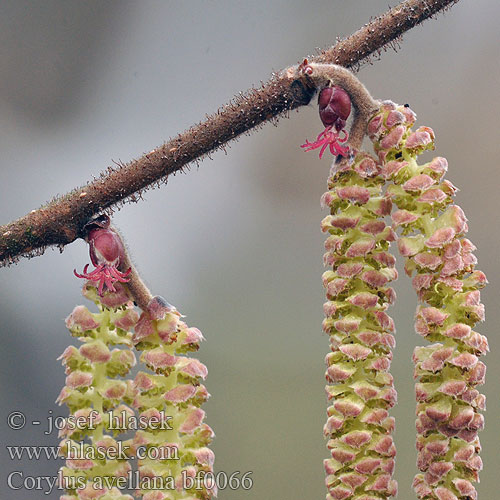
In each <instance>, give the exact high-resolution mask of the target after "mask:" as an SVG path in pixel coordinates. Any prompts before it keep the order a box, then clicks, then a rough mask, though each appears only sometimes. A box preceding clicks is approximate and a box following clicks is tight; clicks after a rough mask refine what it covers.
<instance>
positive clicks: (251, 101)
mask: <svg viewBox="0 0 500 500" xmlns="http://www.w3.org/2000/svg"><path fill="white" fill-rule="evenodd" d="M457 2H458V0H425V1H424V0H406V1H404V2H402V3H400V4H399V5H398V6H396V7H394V8H393V9H390V10H389V11H387V12H386V13H385V14H383V15H381V16H379V17H377V18H376V19H374V20H372V21H371V22H370V23H368V24H366V25H365V26H363V27H362V28H361V29H359V30H358V31H356V32H355V33H354V34H352V35H351V36H350V37H348V38H346V39H344V40H340V41H339V42H338V43H337V44H336V45H335V46H333V47H332V48H330V49H328V50H325V51H323V52H321V53H320V54H319V55H317V56H314V57H311V58H309V61H310V62H311V63H320V64H336V65H339V66H343V67H346V68H351V69H353V70H356V69H358V68H359V66H360V65H361V64H362V63H364V62H366V61H367V60H368V59H369V57H370V56H372V55H380V54H381V52H382V51H384V50H386V49H387V48H388V47H392V48H397V44H398V42H399V41H400V39H401V35H402V34H403V33H405V32H406V31H408V30H409V29H411V28H413V27H414V26H416V25H417V24H419V23H421V22H422V21H424V20H425V19H428V18H430V17H432V16H434V15H435V14H436V13H438V12H439V11H442V10H445V9H446V8H449V7H451V6H452V5H453V4H455V3H457ZM318 85H319V82H316V83H315V82H314V80H313V81H312V82H308V81H305V80H304V79H303V78H300V72H299V71H297V67H292V68H288V69H286V70H284V71H281V72H279V73H277V74H274V75H273V76H272V78H271V79H270V80H269V81H268V82H267V83H265V84H263V85H262V86H261V87H260V88H258V89H251V90H249V91H247V92H246V93H244V94H242V95H240V96H238V97H236V98H235V99H234V100H233V101H232V102H230V103H229V104H227V105H225V106H223V107H221V108H220V109H219V110H218V111H217V112H216V113H214V114H213V115H211V116H209V117H208V118H207V119H206V120H205V121H203V122H201V123H198V124H197V125H194V126H193V127H191V128H190V129H188V130H187V131H185V132H183V133H181V134H179V135H178V136H177V137H175V138H173V139H171V140H169V141H168V142H166V143H165V144H163V145H162V146H160V147H158V148H156V149H154V150H152V151H151V152H149V153H147V154H145V155H144V156H142V157H141V158H139V159H137V160H132V161H131V162H129V163H127V164H124V165H117V166H116V167H110V168H108V169H107V170H106V171H105V172H103V173H102V174H101V176H100V177H99V178H97V179H95V180H93V181H92V182H89V183H88V184H87V185H85V186H83V187H81V188H77V189H74V190H73V191H71V192H70V193H68V194H66V195H64V196H62V197H60V198H57V199H55V200H53V201H52V202H50V203H48V204H47V205H45V206H42V207H41V208H39V209H38V210H33V211H31V212H30V213H29V214H27V215H25V216H24V217H21V218H20V219H17V220H15V221H13V222H11V223H10V224H7V225H4V226H0V266H2V265H9V264H11V263H13V262H16V261H17V260H18V259H19V257H21V256H28V257H32V256H35V255H41V254H42V253H43V252H44V250H45V248H46V247H47V246H50V245H57V246H59V248H60V249H62V248H63V247H64V246H65V245H67V244H68V243H71V242H73V241H74V240H75V239H76V238H78V237H82V236H83V234H82V229H83V227H84V226H85V224H86V223H87V222H88V220H89V219H90V218H91V217H92V216H94V215H96V214H99V213H102V212H111V211H112V209H114V208H119V205H120V204H123V203H124V202H126V201H137V199H138V198H140V196H141V193H142V192H143V191H144V190H145V189H146V188H148V187H152V186H155V185H159V184H161V183H163V182H166V180H167V177H168V176H169V175H171V174H173V173H175V172H179V171H182V170H183V169H184V168H185V167H186V165H188V164H189V163H191V162H195V161H198V160H200V159H202V158H203V157H204V156H206V155H207V154H209V153H211V152H213V151H215V150H217V149H221V148H224V145H225V144H226V143H227V142H229V141H230V140H231V139H235V138H236V137H238V136H239V135H241V134H243V133H245V132H248V131H250V130H251V129H253V128H255V127H258V126H259V125H262V124H263V123H265V122H267V121H269V120H273V119H274V120H276V119H277V118H278V117H280V116H282V115H283V114H284V113H286V112H287V111H289V110H292V109H296V108H298V107H300V106H304V105H306V104H308V103H309V102H310V101H311V99H312V96H313V95H314V93H315V92H316V90H317V87H318Z"/></svg>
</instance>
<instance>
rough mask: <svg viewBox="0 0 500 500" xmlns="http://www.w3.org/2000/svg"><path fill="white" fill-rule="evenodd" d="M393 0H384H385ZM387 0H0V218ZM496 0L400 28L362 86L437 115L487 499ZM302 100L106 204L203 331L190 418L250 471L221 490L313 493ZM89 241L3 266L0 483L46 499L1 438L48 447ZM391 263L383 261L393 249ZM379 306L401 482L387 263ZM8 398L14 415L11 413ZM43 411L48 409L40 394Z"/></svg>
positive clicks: (309, 213)
mask: <svg viewBox="0 0 500 500" xmlns="http://www.w3.org/2000/svg"><path fill="white" fill-rule="evenodd" d="M394 3H395V2H394V1H393V2H392V4H394ZM386 9H387V0H371V1H369V2H366V1H361V0H351V1H349V2H346V1H342V0H324V1H319V0H312V1H309V2H303V1H299V0H287V1H284V0H280V1H272V2H268V1H263V0H254V1H252V2H243V1H229V0H220V1H208V0H205V1H203V0H190V1H186V2H179V1H150V0H144V1H141V2H131V1H116V0H108V1H107V2H103V1H101V2H81V1H77V0H46V1H44V2H40V1H38V2H37V1H25V0H3V1H2V2H1V4H0V75H1V77H0V150H1V154H0V223H7V222H8V221H10V220H12V219H14V218H17V217H19V216H21V215H24V214H25V213H27V212H29V211H30V210H32V209H33V208H37V207H39V206H40V205H41V204H43V203H44V202H46V201H47V200H49V199H51V198H52V196H54V195H56V194H63V193H65V192H67V191H68V190H70V189H71V188H73V187H75V186H78V185H82V184H84V183H85V182H87V181H88V180H90V179H92V177H93V176H96V175H98V174H99V172H101V171H102V170H103V169H104V168H105V167H107V166H108V165H110V164H111V161H112V160H116V161H119V160H121V161H128V160H130V159H132V158H135V157H137V156H139V155H141V154H142V153H143V152H146V151H148V150H150V149H152V148H153V147H155V146H157V145H159V144H161V143H162V142H163V141H164V140H166V139H167V138H169V137H170V136H173V135H175V134H176V133H177V132H179V131H182V130H184V129H186V128H187V127H188V126H190V125H192V124H194V123H195V122H197V121H199V120H202V119H203V118H204V116H205V114H206V113H211V112H214V111H215V110H216V109H217V108H218V107H219V106H220V105H222V104H223V103H225V102H227V101H228V100H229V99H231V98H232V97H233V96H234V95H235V94H236V93H238V92H239V91H243V90H246V89H248V88H249V87H250V86H252V85H256V86H258V85H259V82H260V81H261V80H264V81H265V80H266V79H268V77H269V76H270V73H271V72H272V71H273V70H279V69H281V68H283V67H286V66H288V65H292V64H295V63H297V62H299V61H300V60H301V58H302V57H304V56H306V55H308V54H313V53H314V52H315V48H316V47H320V48H321V47H327V46H329V45H331V44H333V43H334V42H335V39H336V38H337V37H344V36H347V35H349V34H350V33H352V32H353V31H354V30H356V29H358V28H359V27H360V26H361V25H363V24H364V23H365V22H367V21H368V20H369V19H370V18H371V17H373V16H376V15H378V14H380V13H381V12H384V11H385V10H386ZM499 16H500V5H499V3H498V2H497V1H495V0H478V1H470V0H462V1H461V2H459V3H458V5H456V6H455V7H453V8H452V9H451V10H450V11H449V12H447V13H446V14H445V15H444V16H443V15H440V16H438V18H437V19H435V20H429V21H427V22H425V23H424V24H423V25H422V26H420V27H417V28H415V29H413V30H412V31H411V32H410V33H408V34H407V35H405V37H404V41H403V42H402V43H401V45H400V49H399V51H398V53H395V52H394V51H392V50H388V51H387V52H383V53H382V54H381V56H380V60H376V59H374V60H373V64H372V65H365V66H364V67H363V68H362V70H361V71H360V73H359V77H360V78H361V79H362V80H363V82H364V83H365V84H366V85H367V87H368V88H369V89H370V90H371V91H372V93H373V95H374V96H376V97H379V98H390V99H392V100H394V101H396V102H400V103H406V102H407V103H410V105H411V107H412V108H413V109H414V111H415V112H416V113H417V115H418V119H419V121H418V123H419V124H421V125H428V126H431V127H433V129H434V130H435V132H436V135H437V149H436V154H439V155H441V156H446V157H447V158H448V161H449V165H450V169H449V178H450V179H451V180H452V181H453V182H454V183H455V184H456V185H457V186H458V187H460V188H461V189H462V191H461V192H460V193H459V194H458V197H457V202H458V203H459V204H460V205H461V206H462V207H463V208H464V210H465V212H466V214H467V216H468V218H469V225H470V233H469V234H470V238H471V239H472V240H473V241H474V242H475V243H476V245H477V246H478V251H477V256H478V258H479V266H478V267H479V268H480V269H481V270H483V271H485V272H486V274H487V276H488V278H489V280H490V285H489V287H488V288H487V289H486V291H485V292H484V293H483V301H484V303H485V305H486V310H487V321H486V323H485V324H484V325H482V326H480V328H479V331H480V332H481V333H484V334H487V335H488V337H489V340H490V347H491V351H492V352H491V354H490V355H489V356H488V357H487V364H488V383H487V384H486V386H485V387H484V391H485V392H486V394H487V397H488V411H487V414H486V419H487V428H486V430H485V431H484V432H483V433H482V443H483V447H484V451H483V454H482V456H483V460H484V463H485V466H484V471H483V472H482V474H481V484H480V485H479V486H478V490H479V493H480V495H479V496H480V498H482V499H485V500H486V499H487V500H490V499H493V498H497V497H498V458H497V457H498V449H499V447H500V438H499V436H500V398H499V397H498V393H497V391H496V389H497V388H498V379H499V377H500V362H499V361H500V356H499V354H498V352H499V351H498V349H499V341H498V337H497V332H496V330H497V325H498V324H499V322H500V308H499V307H498V305H497V304H498V297H499V296H500V286H499V281H498V280H499V277H500V270H499V269H500V268H499V252H498V249H499V248H500V237H499V226H500V219H499V216H498V214H499V213H500V206H499V201H500V196H499V187H500V186H499V184H500V183H499V180H500V173H499V172H500V169H499V165H498V157H499V153H500V150H499V145H498V117H499V116H500V106H499V90H498V89H499V85H500V68H499V58H498V47H499V41H500V40H499V34H498V33H499V32H498V18H499ZM320 128H321V126H320V122H319V119H318V117H317V108H316V106H315V105H311V106H309V107H308V108H306V109H302V110H301V111H300V112H292V113H291V114H290V119H288V120H282V121H280V122H279V125H278V127H273V126H272V125H270V124H268V125H266V126H265V127H264V128H263V129H262V130H259V131H258V132H255V133H254V134H252V135H251V136H244V137H242V138H241V139H240V140H239V141H238V142H235V143H233V144H231V146H230V147H229V148H228V149H227V154H226V155H225V154H224V153H221V152H219V153H216V154H214V155H213V160H212V161H210V160H206V161H203V162H202V163H201V164H200V166H199V168H196V167H194V168H192V169H191V171H189V172H188V173H187V174H186V175H178V176H176V177H174V178H172V179H171V180H170V181H169V183H168V185H167V186H164V187H162V188H161V189H157V190H153V191H149V192H147V193H146V195H145V197H144V198H145V201H143V202H140V203H138V204H132V205H130V204H129V205H126V206H125V207H123V208H122V209H121V210H120V212H118V213H117V214H116V217H115V224H116V225H117V226H118V227H119V228H120V229H121V230H122V232H123V234H124V236H125V237H126V240H127V242H128V245H129V247H130V250H131V253H132V255H133V258H134V260H135V262H136V264H137V266H138V268H139V269H140V271H141V273H142V275H143V276H144V278H145V280H146V281H147V283H148V284H149V286H150V288H151V289H152V291H153V293H156V294H161V295H163V296H164V297H166V298H167V300H169V301H170V302H172V303H173V304H175V305H176V306H177V307H178V308H179V309H180V310H181V311H182V312H183V313H184V314H186V315H187V321H188V322H189V324H190V325H192V326H198V327H199V328H200V329H201V330H202V331H203V333H204V335H205V337H206V339H207V341H206V342H205V343H204V344H203V345H202V349H201V350H200V352H199V357H200V359H201V360H202V361H203V362H204V363H206V364H207V365H208V368H209V377H208V380H207V383H206V385H207V387H208V389H209V392H210V393H211V394H212V398H211V400H210V401H209V403H208V404H207V405H206V408H205V409H206V410H207V414H208V419H207V422H208V423H209V424H210V425H211V426H212V427H213V428H214V429H215V431H216V434H217V438H216V439H215V441H214V444H213V449H214V450H215V452H216V469H217V470H218V471H224V472H226V473H228V474H230V473H232V472H234V471H237V470H239V471H242V472H246V471H253V475H252V478H253V480H254V485H253V488H252V489H251V490H250V491H243V490H237V491H230V490H223V491H221V492H220V494H219V498H221V499H222V500H224V499H229V498H231V499H244V498H260V499H267V498H274V499H277V500H280V499H283V500H284V499H290V498H292V499H299V498H322V497H323V495H324V494H325V488H324V485H323V481H324V473H323V468H322V460H323V458H326V456H327V451H326V448H325V443H324V441H323V436H322V426H323V423H324V421H325V409H326V406H327V405H326V401H325V396H324V392H323V386H324V365H323V359H324V356H325V354H326V353H327V352H328V341H327V338H326V336H325V335H324V334H322V331H321V321H322V319H323V313H322V304H323V301H324V292H323V288H322V285H321V274H322V272H323V267H322V254H323V241H324V235H322V234H321V232H320V230H319V224H320V221H321V219H322V218H323V216H324V215H325V212H324V211H322V210H321V209H320V207H319V198H320V196H321V194H322V193H323V191H324V190H325V181H326V177H327V175H328V169H329V163H330V158H326V155H325V158H324V159H323V160H322V161H319V160H318V159H317V155H316V154H315V153H310V154H305V153H303V152H302V151H301V150H300V148H299V145H300V144H302V143H303V142H304V140H305V139H306V138H308V139H313V138H314V137H315V136H316V134H317V133H318V132H319V131H320ZM87 262H89V257H88V251H87V248H86V244H85V243H84V242H83V241H77V242H75V243H74V244H72V245H70V246H68V247H67V248H66V249H65V250H64V253H62V254H60V253H59V252H58V251H52V250H48V251H47V252H46V254H45V255H43V256H42V257H37V258H35V259H32V260H29V261H28V260H21V262H20V263H19V264H18V265H16V266H13V267H11V268H8V269H0V318H1V321H0V330H1V337H0V338H1V342H2V348H1V350H0V375H1V378H0V388H1V393H0V396H1V402H0V407H1V411H0V437H1V445H2V446H1V448H0V470H1V471H2V472H1V475H2V479H1V480H2V485H1V489H2V491H3V493H2V494H1V497H2V498H6V499H13V500H15V499H25V500H27V499H32V498H38V499H39V498H52V499H53V498H57V497H58V492H52V493H51V494H50V495H44V492H43V491H27V490H25V489H21V490H18V491H13V490H9V489H8V488H7V485H6V480H7V476H8V474H9V473H10V472H12V471H16V470H18V471H23V473H24V475H25V476H54V475H55V474H56V472H57V469H58V467H59V465H60V463H58V462H56V461H46V460H38V461H34V460H33V461H22V462H20V461H13V460H11V459H10V458H9V456H8V454H7V451H6V448H5V446H7V445H25V444H29V445H56V444H57V442H58V439H57V436H56V435H55V434H51V435H44V430H45V426H44V424H45V423H46V419H47V417H48V416H49V415H51V414H52V415H65V414H66V409H65V408H64V407H62V408H59V407H58V406H57V405H56V404H55V403H54V400H55V399H56V397H57V395H58V393H59V391H60V388H61V387H62V386H63V384H64V373H63V368H62V367H61V365H60V364H59V362H58V361H56V358H57V356H59V354H60V353H61V352H62V351H63V350H64V348H65V347H66V346H67V345H68V344H69V343H72V342H73V343H75V341H74V340H73V339H72V338H70V336H69V334H68V332H67V331H66V329H65V326H64V318H65V317H66V316H67V315H68V314H69V313H70V312H71V310H72V309H73V307H74V306H75V305H76V304H78V303H82V302H83V300H84V299H83V298H82V297H81V295H80V288H81V285H82V282H80V281H79V280H78V279H76V278H75V277H74V276H73V269H75V268H76V269H78V270H81V269H82V268H83V266H84V265H85V264H86V263H87ZM400 269H401V266H400ZM400 274H401V277H400V280H399V281H398V283H397V284H396V290H397V293H398V298H399V300H398V302H397V304H396V305H395V306H394V307H393V308H392V310H391V311H390V313H391V314H392V315H393V316H394V318H395V321H396V324H397V341H398V345H397V348H396V350H395V354H394V362H393V366H392V373H393V374H394V376H395V381H396V388H397V390H398V393H399V404H398V405H397V407H396V408H395V409H394V411H393V414H394V415H395V416H396V418H397V431H396V435H395V439H396V445H397V448H398V456H397V471H396V478H397V479H398V481H399V487H400V494H399V498H401V499H410V498H413V497H414V495H413V493H412V491H411V486H410V485H411V480H412V478H413V475H414V471H415V450H414V418H415V417H414V395H413V379H412V363H411V361H410V358H411V353H412V351H413V348H414V346H415V345H417V344H418V343H420V342H421V341H422V340H421V338H420V337H417V335H416V334H415V333H414V331H413V314H414V310H415V296H414V293H413V291H412V290H411V288H410V283H409V280H408V279H407V278H406V277H405V276H404V274H403V273H400ZM14 410H18V411H22V412H23V413H25V414H26V416H27V418H28V420H29V421H31V420H40V421H42V426H41V427H42V428H41V427H40V426H39V427H37V426H32V425H28V426H27V427H26V428H25V429H23V430H19V431H14V430H11V429H9V428H8V426H7V423H6V417H7V415H8V414H9V413H10V412H12V411H14ZM51 412H52V413H51Z"/></svg>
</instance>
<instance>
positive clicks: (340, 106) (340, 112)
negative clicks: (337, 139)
mask: <svg viewBox="0 0 500 500" xmlns="http://www.w3.org/2000/svg"><path fill="white" fill-rule="evenodd" d="M318 105H319V117H320V118H321V121H322V122H323V125H324V126H325V127H331V126H335V128H336V129H337V130H342V129H343V128H344V126H345V122H346V120H347V118H349V115H350V114H351V98H350V97H349V94H348V93H347V92H346V91H345V90H344V89H342V88H341V87H325V88H324V89H322V90H321V91H320V93H319V96H318Z"/></svg>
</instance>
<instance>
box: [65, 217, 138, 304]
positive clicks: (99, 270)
mask: <svg viewBox="0 0 500 500" xmlns="http://www.w3.org/2000/svg"><path fill="white" fill-rule="evenodd" d="M86 229H87V231H88V233H87V237H86V240H87V243H88V244H89V253H90V260H91V261H92V264H93V265H94V266H95V267H96V268H95V269H94V270H93V271H92V272H90V273H88V272H87V269H88V267H89V264H87V265H86V266H85V267H84V268H83V273H82V274H78V273H77V272H76V269H75V270H73V272H74V273H75V276H76V277H77V278H84V279H87V280H90V281H93V282H95V284H97V283H99V287H98V292H99V295H100V296H102V294H103V292H104V286H106V288H107V289H108V290H110V291H111V292H115V291H116V290H115V287H114V286H113V283H115V282H117V281H119V282H120V283H126V282H127V281H129V279H128V278H127V276H128V275H129V274H130V273H131V272H132V268H129V269H128V270H127V271H125V272H121V271H119V270H118V267H119V266H120V264H121V263H123V262H125V248H124V246H123V242H122V240H121V238H120V236H119V235H118V233H116V232H115V231H114V230H113V229H112V228H111V227H110V220H109V217H108V216H107V215H102V216H100V217H99V218H97V219H94V220H92V221H91V222H89V223H88V224H87V226H86Z"/></svg>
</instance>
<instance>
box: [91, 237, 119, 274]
mask: <svg viewBox="0 0 500 500" xmlns="http://www.w3.org/2000/svg"><path fill="white" fill-rule="evenodd" d="M87 239H88V242H89V252H90V260H91V261H92V264H94V266H96V267H97V266H99V265H101V264H104V265H108V266H115V267H117V266H118V265H119V264H120V261H121V260H123V257H124V255H125V248H124V247H123V243H122V240H121V238H120V237H119V236H118V234H117V233H115V232H114V231H112V230H111V229H101V228H95V229H91V230H90V231H89V233H88V236H87Z"/></svg>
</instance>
